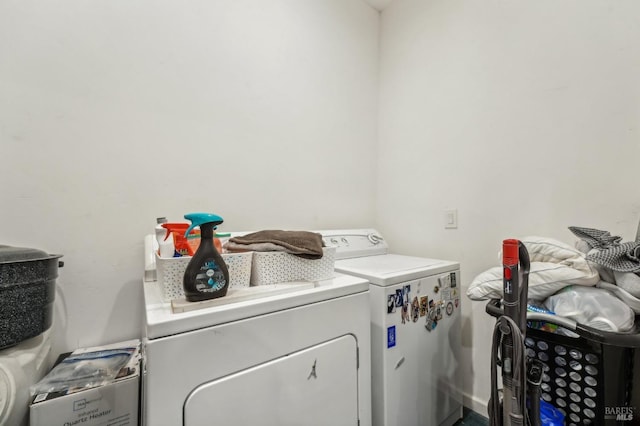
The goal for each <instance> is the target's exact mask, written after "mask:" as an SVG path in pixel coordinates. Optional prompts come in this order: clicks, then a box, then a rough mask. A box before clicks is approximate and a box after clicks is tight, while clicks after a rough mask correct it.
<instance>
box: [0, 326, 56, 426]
mask: <svg viewBox="0 0 640 426" xmlns="http://www.w3.org/2000/svg"><path fill="white" fill-rule="evenodd" d="M49 368H51V328H50V329H48V330H47V331H45V332H43V333H41V334H39V335H38V336H36V337H32V338H31V339H28V340H24V341H22V342H20V343H19V344H17V345H16V346H13V347H11V348H8V349H3V350H2V351H0V426H24V425H27V424H28V423H29V421H28V420H29V416H28V411H29V403H30V402H31V393H30V392H29V387H30V386H31V385H34V384H36V383H37V382H38V381H39V380H40V379H42V378H43V377H44V375H45V374H47V372H48V371H49Z"/></svg>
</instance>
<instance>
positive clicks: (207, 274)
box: [182, 213, 229, 302]
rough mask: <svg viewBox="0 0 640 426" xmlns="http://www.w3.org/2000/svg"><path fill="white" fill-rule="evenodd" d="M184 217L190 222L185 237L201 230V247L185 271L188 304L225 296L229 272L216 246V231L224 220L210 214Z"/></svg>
mask: <svg viewBox="0 0 640 426" xmlns="http://www.w3.org/2000/svg"><path fill="white" fill-rule="evenodd" d="M184 218H185V219H187V220H190V221H191V226H190V227H189V229H187V232H186V233H185V236H186V235H189V232H191V230H192V229H193V228H195V227H196V226H199V227H200V246H199V247H198V250H196V252H195V253H194V255H193V258H192V259H191V261H189V264H188V265H187V269H186V270H185V271H184V279H183V282H182V283H183V287H184V294H185V297H186V298H187V300H188V301H189V302H198V301H201V300H207V299H215V298H217V297H222V296H224V295H226V294H227V288H228V287H229V271H228V270H227V264H226V263H224V259H222V256H220V253H218V250H216V247H215V245H214V244H213V230H214V229H215V228H216V226H217V225H219V224H221V223H222V222H223V220H222V218H221V217H220V216H218V215H215V214H211V213H189V214H186V215H184Z"/></svg>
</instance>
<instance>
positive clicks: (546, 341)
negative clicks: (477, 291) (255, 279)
mask: <svg viewBox="0 0 640 426" xmlns="http://www.w3.org/2000/svg"><path fill="white" fill-rule="evenodd" d="M486 311H487V313H488V314H489V315H491V316H493V317H496V318H497V317H500V316H501V315H503V311H502V306H501V301H500V300H497V299H494V300H491V301H489V303H487V307H486ZM527 320H529V321H545V322H547V323H552V324H556V325H559V326H562V327H564V328H566V329H568V330H570V331H572V332H573V333H575V334H577V335H578V336H579V337H570V336H566V335H563V334H559V333H551V332H547V331H543V330H540V329H537V328H532V327H531V326H529V327H527V332H526V338H525V346H526V348H527V355H528V356H529V357H535V358H537V359H539V360H540V361H542V362H543V363H544V364H545V371H544V375H543V381H542V398H543V399H544V400H545V401H547V402H549V403H550V404H552V405H554V406H555V407H556V408H558V409H560V410H561V411H562V412H563V413H564V414H565V424H566V425H567V426H572V425H575V426H580V425H597V426H600V425H607V426H608V425H620V426H631V425H640V326H639V325H638V323H639V322H640V317H636V325H635V329H634V330H633V331H632V332H629V333H613V332H606V331H602V330H597V329H594V328H591V327H587V326H584V325H581V324H577V323H576V322H575V321H573V320H570V319H567V318H562V317H558V316H555V315H547V314H539V313H533V312H528V313H527ZM529 325H531V323H530V322H529Z"/></svg>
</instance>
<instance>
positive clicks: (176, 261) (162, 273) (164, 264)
mask: <svg viewBox="0 0 640 426" xmlns="http://www.w3.org/2000/svg"><path fill="white" fill-rule="evenodd" d="M221 256H222V258H223V259H224V261H225V263H226V264H227V269H228V270H229V288H239V287H249V285H250V280H251V264H252V260H253V252H252V251H249V252H244V253H223V254H222V255H221ZM155 257H156V271H157V281H158V285H159V286H160V294H161V296H162V300H163V301H164V302H171V301H172V300H175V299H182V298H184V289H183V287H182V281H183V278H184V271H185V270H186V269H187V265H188V264H189V261H191V256H183V257H173V258H169V259H165V258H161V257H160V256H158V255H157V254H156V255H155Z"/></svg>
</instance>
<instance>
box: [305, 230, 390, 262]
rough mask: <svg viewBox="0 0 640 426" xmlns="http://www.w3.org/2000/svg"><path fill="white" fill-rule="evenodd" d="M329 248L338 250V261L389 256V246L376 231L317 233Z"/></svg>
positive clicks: (329, 231) (328, 231) (327, 231)
mask: <svg viewBox="0 0 640 426" xmlns="http://www.w3.org/2000/svg"><path fill="white" fill-rule="evenodd" d="M317 232H318V233H319V234H321V235H322V241H323V243H324V245H325V246H327V247H335V248H336V259H351V258H354V257H364V256H376V255H380V254H387V253H388V251H389V245H388V244H387V241H386V240H385V239H384V238H383V237H382V235H380V233H379V232H378V231H376V230H375V229H371V228H368V229H336V230H326V231H317Z"/></svg>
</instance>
